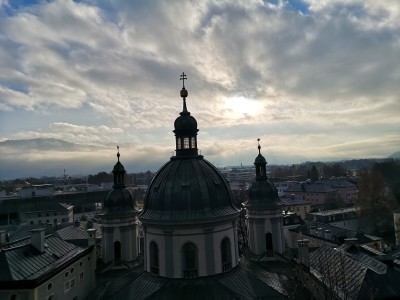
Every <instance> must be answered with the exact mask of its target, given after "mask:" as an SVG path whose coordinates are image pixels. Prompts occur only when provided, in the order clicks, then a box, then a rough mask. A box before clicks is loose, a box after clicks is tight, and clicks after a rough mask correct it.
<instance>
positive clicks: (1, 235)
mask: <svg viewBox="0 0 400 300" xmlns="http://www.w3.org/2000/svg"><path fill="white" fill-rule="evenodd" d="M5 243H7V231H5V230H0V245H2V244H5Z"/></svg>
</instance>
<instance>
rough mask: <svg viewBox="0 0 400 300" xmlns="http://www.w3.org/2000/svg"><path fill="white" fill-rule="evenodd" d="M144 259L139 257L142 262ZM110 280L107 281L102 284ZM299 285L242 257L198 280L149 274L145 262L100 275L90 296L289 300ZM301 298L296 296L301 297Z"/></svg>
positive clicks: (108, 297)
mask: <svg viewBox="0 0 400 300" xmlns="http://www.w3.org/2000/svg"><path fill="white" fill-rule="evenodd" d="M140 260H142V258H140V257H139V261H140ZM104 282H107V284H102V283H104ZM294 289H295V286H294V284H293V282H292V281H291V280H289V279H288V278H287V277H286V276H285V275H282V274H278V273H276V272H273V271H271V270H268V268H267V267H265V266H264V265H263V264H261V263H257V262H255V261H253V260H252V259H247V258H241V261H240V265H239V266H237V267H235V268H233V269H232V270H230V271H229V272H226V273H222V274H218V275H213V276H206V277H199V278H196V279H169V278H165V277H159V276H154V275H151V274H150V273H147V272H146V271H144V269H143V262H142V261H140V263H139V264H137V265H135V266H134V267H133V268H131V269H129V270H120V271H115V270H114V271H110V272H109V273H103V274H102V275H101V278H99V284H98V285H97V288H96V289H95V290H94V291H93V292H92V293H91V294H90V295H89V298H90V299H92V298H93V299H287V297H288V295H289V294H292V293H293V291H294ZM300 298H301V297H297V298H296V299H300Z"/></svg>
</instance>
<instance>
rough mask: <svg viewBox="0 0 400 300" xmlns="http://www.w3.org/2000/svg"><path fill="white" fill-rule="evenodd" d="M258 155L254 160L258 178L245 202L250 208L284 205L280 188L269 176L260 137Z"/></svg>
mask: <svg viewBox="0 0 400 300" xmlns="http://www.w3.org/2000/svg"><path fill="white" fill-rule="evenodd" d="M258 142H259V144H258V147H257V148H258V155H257V157H256V159H255V160H254V165H255V167H256V180H255V181H254V182H253V184H252V185H251V187H250V189H249V191H248V198H249V199H248V200H247V202H246V203H244V206H245V207H249V208H252V207H253V208H260V209H263V208H277V207H279V206H281V205H283V203H282V201H281V200H280V199H279V196H278V190H277V189H276V187H275V185H274V184H273V183H272V182H271V181H270V180H269V179H268V176H267V168H266V166H267V160H266V159H265V157H264V156H262V154H261V146H260V139H258Z"/></svg>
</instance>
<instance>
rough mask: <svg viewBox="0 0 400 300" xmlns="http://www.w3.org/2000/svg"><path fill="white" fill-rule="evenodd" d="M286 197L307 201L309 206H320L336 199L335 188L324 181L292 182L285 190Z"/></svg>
mask: <svg viewBox="0 0 400 300" xmlns="http://www.w3.org/2000/svg"><path fill="white" fill-rule="evenodd" d="M285 196H286V197H292V198H295V199H300V200H304V201H307V202H309V203H310V204H311V206H320V205H325V204H327V203H333V202H335V201H336V190H335V189H333V188H332V187H330V186H329V185H326V184H324V183H317V182H303V183H299V182H296V183H293V184H292V185H290V186H289V187H288V188H287V189H286V190H285Z"/></svg>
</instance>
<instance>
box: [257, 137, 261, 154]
mask: <svg viewBox="0 0 400 300" xmlns="http://www.w3.org/2000/svg"><path fill="white" fill-rule="evenodd" d="M257 141H258V147H257V148H258V154H261V146H260V139H259V138H258V139H257Z"/></svg>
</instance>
